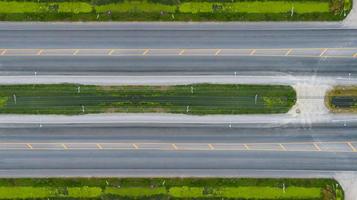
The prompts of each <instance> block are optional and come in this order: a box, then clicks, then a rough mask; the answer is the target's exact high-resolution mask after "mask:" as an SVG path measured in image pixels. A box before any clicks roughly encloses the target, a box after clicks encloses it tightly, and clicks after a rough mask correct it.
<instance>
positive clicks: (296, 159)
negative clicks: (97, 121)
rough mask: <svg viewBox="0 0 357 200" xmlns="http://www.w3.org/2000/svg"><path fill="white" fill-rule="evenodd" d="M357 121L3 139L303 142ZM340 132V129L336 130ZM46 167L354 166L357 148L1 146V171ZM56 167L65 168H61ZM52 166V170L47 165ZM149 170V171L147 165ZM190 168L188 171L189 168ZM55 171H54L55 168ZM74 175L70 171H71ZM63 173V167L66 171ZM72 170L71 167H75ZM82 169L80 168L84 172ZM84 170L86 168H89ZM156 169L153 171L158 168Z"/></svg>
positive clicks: (341, 135)
mask: <svg viewBox="0 0 357 200" xmlns="http://www.w3.org/2000/svg"><path fill="white" fill-rule="evenodd" d="M356 131H357V126H355V125H353V126H352V125H351V127H344V126H343V125H342V124H336V125H333V126H332V125H321V126H314V127H310V128H303V127H295V128H294V127H275V128H238V127H232V128H226V127H222V126H219V125H216V126H210V127H206V126H189V125H179V126H177V125H155V124H153V125H151V126H147V125H140V124H138V125H135V126H113V125H108V126H103V125H97V126H94V125H92V126H89V127H88V126H85V125H82V126H81V125H76V126H73V125H65V126H56V125H52V126H44V127H42V128H39V127H31V126H27V125H24V126H18V127H16V128H14V127H11V126H9V127H2V128H1V129H0V139H1V141H2V142H49V141H50V142H60V141H61V142H62V141H71V142H94V141H102V142H118V141H120V142H148V141H149V142H186V141H189V142H250V141H254V142H307V141H346V140H355V139H357V134H356ZM336 133H338V134H336ZM31 169H36V170H50V171H47V173H48V174H49V175H51V176H55V175H63V173H64V171H65V170H77V171H78V174H81V173H83V171H85V170H102V171H103V174H105V173H106V172H107V170H117V171H120V170H125V171H131V172H133V171H135V170H148V171H146V172H147V174H155V170H160V171H161V172H159V173H158V174H160V173H162V172H163V171H165V170H168V171H169V170H187V171H190V170H193V171H194V170H199V169H201V170H212V171H211V173H212V175H214V173H215V172H217V174H219V171H220V170H309V171H310V170H312V171H314V170H317V171H321V170H323V171H330V172H336V171H353V170H357V154H356V153H353V152H351V153H342V152H340V153H339V152H281V151H244V152H242V151H194V150H193V151H164V150H120V151H113V150H62V151H56V150H1V151H0V175H1V176H4V175H6V174H7V173H13V172H14V170H15V171H16V170H17V171H19V172H22V173H27V175H29V174H28V173H31V171H29V170H31ZM59 169H61V170H64V171H62V172H60V171H58V170H59ZM51 170H53V171H51ZM150 170H153V171H150ZM191 172H192V171H191ZM57 173H58V174H57ZM71 173H72V175H73V171H72V172H71ZM64 174H65V173H64ZM74 174H75V173H74ZM82 175H83V174H82ZM87 175H88V174H87ZM156 175H157V174H156Z"/></svg>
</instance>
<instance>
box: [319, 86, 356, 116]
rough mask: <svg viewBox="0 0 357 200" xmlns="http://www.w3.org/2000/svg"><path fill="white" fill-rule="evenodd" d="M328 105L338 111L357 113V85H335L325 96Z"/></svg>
mask: <svg viewBox="0 0 357 200" xmlns="http://www.w3.org/2000/svg"><path fill="white" fill-rule="evenodd" d="M325 104H326V106H327V107H328V108H329V109H330V110H331V111H332V112H336V113H357V86H347V85H346V86H343V85H340V86H335V87H334V88H333V89H332V90H330V91H328V92H327V94H326V97H325Z"/></svg>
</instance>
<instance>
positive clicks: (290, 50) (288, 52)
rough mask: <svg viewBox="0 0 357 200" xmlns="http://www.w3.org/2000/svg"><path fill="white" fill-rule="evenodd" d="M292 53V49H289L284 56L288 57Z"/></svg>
mask: <svg viewBox="0 0 357 200" xmlns="http://www.w3.org/2000/svg"><path fill="white" fill-rule="evenodd" d="M292 51H293V49H289V50H288V51H287V52H286V54H285V56H288V55H289V54H290V53H291V52H292Z"/></svg>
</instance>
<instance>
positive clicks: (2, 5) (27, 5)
mask: <svg viewBox="0 0 357 200" xmlns="http://www.w3.org/2000/svg"><path fill="white" fill-rule="evenodd" d="M55 5H57V6H58V7H56V6H55ZM92 9H93V8H92V6H91V5H90V4H88V3H85V2H57V3H36V2H17V1H0V13H57V12H58V13H74V14H78V13H89V12H91V11H92Z"/></svg>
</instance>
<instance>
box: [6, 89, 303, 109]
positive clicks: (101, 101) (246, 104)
mask: <svg viewBox="0 0 357 200" xmlns="http://www.w3.org/2000/svg"><path fill="white" fill-rule="evenodd" d="M295 101H296V93H295V91H294V89H293V88H292V87H290V86H283V85H234V84H193V85H174V86H95V85H74V84H56V85H2V86H0V113H11V114H67V115H75V114H88V113H113V112H121V113H148V112H155V113H181V114H193V115H205V114H271V113H285V112H287V111H288V110H289V109H290V108H291V107H292V106H293V105H294V104H295Z"/></svg>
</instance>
